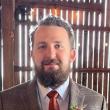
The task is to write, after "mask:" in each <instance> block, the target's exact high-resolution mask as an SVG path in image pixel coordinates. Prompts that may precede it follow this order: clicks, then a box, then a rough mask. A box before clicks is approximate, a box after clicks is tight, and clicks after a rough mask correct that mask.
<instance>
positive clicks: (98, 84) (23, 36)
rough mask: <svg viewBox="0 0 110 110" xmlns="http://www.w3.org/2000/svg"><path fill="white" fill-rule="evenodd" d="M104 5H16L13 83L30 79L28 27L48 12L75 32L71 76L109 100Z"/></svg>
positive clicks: (47, 1)
mask: <svg viewBox="0 0 110 110" xmlns="http://www.w3.org/2000/svg"><path fill="white" fill-rule="evenodd" d="M107 4H108V0H71V1H70V0H67V1H66V0H61V1H59V0H54V1H53V0H44V1H43V0H41V1H40V0H37V1H36V2H35V3H34V2H32V3H30V4H28V3H27V4H26V3H24V4H23V3H22V4H21V5H16V10H15V20H16V22H15V28H16V33H15V43H14V49H15V50H14V71H15V75H14V83H15V84H19V83H23V82H26V81H27V80H30V79H32V78H33V76H34V72H33V70H32V66H33V62H32V59H31V57H30V56H31V55H30V49H31V48H30V46H29V41H30V39H29V30H31V29H32V28H33V26H34V25H35V24H36V23H37V21H38V20H39V19H40V18H42V17H44V16H46V15H47V14H52V15H56V16H60V17H62V18H64V19H66V20H67V21H69V22H70V23H71V25H72V26H73V29H74V31H75V35H76V37H75V42H76V45H75V48H76V52H77V58H76V61H75V63H74V68H73V79H74V80H75V81H76V82H77V83H80V84H81V85H84V86H86V87H89V88H91V89H94V90H95V91H97V92H99V93H101V94H102V95H104V96H105V97H106V99H107V103H110V101H109V100H110V28H109V25H108V22H107V21H108V18H107V15H108V12H107V7H108V5H107ZM109 109H110V108H109Z"/></svg>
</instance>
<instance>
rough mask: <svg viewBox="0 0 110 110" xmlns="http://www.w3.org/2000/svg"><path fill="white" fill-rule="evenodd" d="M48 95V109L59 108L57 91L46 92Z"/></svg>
mask: <svg viewBox="0 0 110 110" xmlns="http://www.w3.org/2000/svg"><path fill="white" fill-rule="evenodd" d="M47 96H48V97H49V99H50V101H49V110H60V109H59V104H58V102H57V97H58V92H57V91H51V92H49V93H48V94H47Z"/></svg>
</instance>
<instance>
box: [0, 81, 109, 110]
mask: <svg viewBox="0 0 110 110" xmlns="http://www.w3.org/2000/svg"><path fill="white" fill-rule="evenodd" d="M36 85H37V84H36V81H35V80H33V81H29V82H27V83H24V84H21V85H17V86H16V87H13V88H10V89H8V90H5V91H2V92H0V110H42V109H41V106H40V105H41V104H40V101H39V95H38V92H37V91H38V90H37V86H36ZM69 97H70V99H69V102H68V103H69V107H68V110H69V108H70V106H72V105H77V106H78V107H81V108H83V107H84V108H83V110H107V108H106V101H105V99H104V97H103V96H102V95H100V94H98V93H96V92H95V91H92V90H90V89H87V88H85V87H83V86H81V85H79V84H76V83H75V82H74V81H72V80H70V90H69Z"/></svg>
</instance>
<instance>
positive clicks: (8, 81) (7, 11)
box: [1, 0, 15, 89]
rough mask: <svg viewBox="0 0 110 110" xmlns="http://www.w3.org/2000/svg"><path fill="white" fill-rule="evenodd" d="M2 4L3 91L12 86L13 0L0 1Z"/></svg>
mask: <svg viewBox="0 0 110 110" xmlns="http://www.w3.org/2000/svg"><path fill="white" fill-rule="evenodd" d="M1 3H2V14H1V15H2V16H1V23H2V24H1V25H2V36H3V57H4V58H3V61H4V73H3V89H7V88H9V87H11V86H13V78H14V67H13V39H14V34H13V31H14V4H15V3H14V0H10V1H9V0H1Z"/></svg>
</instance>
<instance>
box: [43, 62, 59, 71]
mask: <svg viewBox="0 0 110 110" xmlns="http://www.w3.org/2000/svg"><path fill="white" fill-rule="evenodd" d="M44 68H45V70H48V69H55V70H56V69H58V68H59V65H58V64H52V63H51V64H46V65H44Z"/></svg>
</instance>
